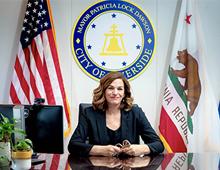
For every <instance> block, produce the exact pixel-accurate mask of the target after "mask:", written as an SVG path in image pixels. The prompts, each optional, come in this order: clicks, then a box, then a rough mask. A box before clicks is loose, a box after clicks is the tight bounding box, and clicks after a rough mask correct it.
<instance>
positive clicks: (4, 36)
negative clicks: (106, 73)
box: [0, 0, 220, 128]
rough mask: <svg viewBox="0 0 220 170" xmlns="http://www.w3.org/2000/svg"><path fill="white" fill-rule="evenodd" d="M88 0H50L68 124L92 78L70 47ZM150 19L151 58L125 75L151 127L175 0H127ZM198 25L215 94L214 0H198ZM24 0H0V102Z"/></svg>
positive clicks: (87, 96) (219, 94)
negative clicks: (141, 69) (137, 70)
mask: <svg viewBox="0 0 220 170" xmlns="http://www.w3.org/2000/svg"><path fill="white" fill-rule="evenodd" d="M92 2H96V1H94V0H83V1H82V0H63V1H60V0H51V7H52V12H53V19H54V25H55V29H56V38H57V45H58V52H59V55H60V63H61V70H62V73H63V78H64V83H65V86H66V91H67V96H68V99H69V103H70V107H71V111H72V118H73V122H74V127H75V125H76V122H77V116H78V104H79V103H80V102H91V99H92V90H93V89H94V88H95V87H96V86H97V85H98V82H97V81H95V80H93V79H91V78H89V77H88V76H87V75H85V74H84V73H83V72H82V71H81V70H80V68H79V67H78V65H77V64H76V63H75V61H74V58H73V53H72V49H71V33H72V29H73V25H74V22H75V20H76V19H77V17H78V16H79V14H81V13H82V12H83V10H84V9H86V8H87V7H88V5H90V4H91V3H92ZM132 2H134V3H135V4H137V5H138V6H140V7H141V8H142V9H143V10H145V12H146V13H147V15H148V16H150V18H151V21H152V22H153V24H154V28H155V31H156V34H157V39H156V45H157V46H156V52H155V55H154V58H153V60H152V62H151V64H150V65H149V66H148V68H147V69H146V70H145V71H144V73H142V74H141V75H140V76H139V77H137V78H136V79H134V80H133V81H131V86H132V92H133V96H134V97H135V102H136V103H138V104H139V105H140V106H141V107H142V108H143V109H144V111H145V112H146V115H147V116H148V118H149V120H150V122H151V123H152V125H153V126H154V127H155V128H156V127H157V123H158V121H159V112H160V101H161V94H162V90H163V85H164V80H165V78H166V75H167V73H166V70H167V66H168V60H167V58H168V52H169V48H170V45H171V42H172V38H171V37H172V36H171V34H172V33H173V24H174V21H175V19H176V16H177V15H176V8H177V7H178V4H179V2H180V1H178V0H166V1H163V0H145V1H143V0H133V1H132ZM198 2H199V12H200V15H201V22H202V30H203V36H204V42H205V48H206V54H207V57H206V65H207V71H208V75H209V78H210V82H211V85H212V86H213V89H214V90H215V95H216V98H217V99H218V100H219V99H220V88H219V87H220V76H219V74H220V67H219V59H218V57H219V53H218V49H219V47H220V45H219V42H220V32H219V27H220V20H219V16H220V10H219V9H220V1H219V0H198ZM26 3H27V0H1V1H0V23H1V26H0V37H1V39H0V79H1V82H0V103H7V101H8V94H9V87H10V79H11V76H12V70H13V65H14V60H15V56H16V52H17V47H18V41H19V36H20V32H21V27H22V22H23V17H24V12H25V8H26ZM12 11H13V12H12Z"/></svg>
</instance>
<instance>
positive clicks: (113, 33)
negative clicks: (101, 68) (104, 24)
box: [100, 24, 128, 56]
mask: <svg viewBox="0 0 220 170" xmlns="http://www.w3.org/2000/svg"><path fill="white" fill-rule="evenodd" d="M104 35H105V41H104V45H103V48H102V52H101V53H100V56H127V55H128V53H127V52H126V50H125V47H124V42H123V38H122V37H123V34H122V33H118V30H117V26H116V25H115V24H113V25H112V26H111V30H110V32H109V33H105V34H104Z"/></svg>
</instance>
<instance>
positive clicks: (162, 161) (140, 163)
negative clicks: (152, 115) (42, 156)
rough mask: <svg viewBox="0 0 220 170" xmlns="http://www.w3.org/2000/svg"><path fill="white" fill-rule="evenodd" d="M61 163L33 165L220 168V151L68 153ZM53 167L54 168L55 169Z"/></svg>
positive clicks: (132, 169) (82, 168) (151, 169)
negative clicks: (137, 154) (141, 154)
mask: <svg viewBox="0 0 220 170" xmlns="http://www.w3.org/2000/svg"><path fill="white" fill-rule="evenodd" d="M60 156H61V157H62V159H60V161H59V163H58V162H56V161H51V159H50V160H47V159H46V161H45V162H44V163H43V164H41V165H36V166H33V169H41V168H40V167H42V166H43V167H45V169H51V167H56V168H55V169H57V170H59V169H73V170H75V169H76V170H87V169H91V170H96V169H99V170H108V169H111V170H112V169H117V170H118V169H123V170H135V169H139V170H141V169H142V170H156V169H162V170H170V169H179V170H189V169H190V170H194V169H195V170H220V153H173V154H161V155H156V156H144V157H133V158H127V159H118V158H114V157H95V156H92V157H76V156H73V155H69V154H68V153H65V154H62V155H60ZM55 169H53V170H55Z"/></svg>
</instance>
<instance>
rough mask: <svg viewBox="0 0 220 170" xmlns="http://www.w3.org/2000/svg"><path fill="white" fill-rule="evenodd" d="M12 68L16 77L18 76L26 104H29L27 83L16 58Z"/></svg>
mask: <svg viewBox="0 0 220 170" xmlns="http://www.w3.org/2000/svg"><path fill="white" fill-rule="evenodd" d="M14 68H15V71H16V73H17V76H18V79H19V82H20V85H21V88H22V90H23V92H24V94H25V96H26V98H27V100H28V102H29V103H31V102H30V94H29V92H30V88H29V86H28V83H27V81H26V79H25V77H24V75H23V70H22V67H21V64H20V62H19V59H18V56H17V57H16V61H15V66H14Z"/></svg>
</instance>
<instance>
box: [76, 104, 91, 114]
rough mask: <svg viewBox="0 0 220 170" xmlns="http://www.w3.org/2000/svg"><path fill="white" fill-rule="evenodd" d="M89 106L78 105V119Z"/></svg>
mask: <svg viewBox="0 0 220 170" xmlns="http://www.w3.org/2000/svg"><path fill="white" fill-rule="evenodd" d="M90 106H92V104H91V103H80V104H79V117H80V115H81V114H82V113H84V112H85V109H86V108H87V107H90Z"/></svg>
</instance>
